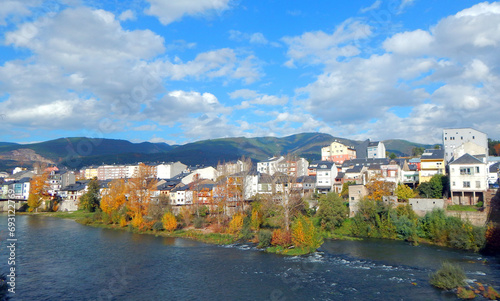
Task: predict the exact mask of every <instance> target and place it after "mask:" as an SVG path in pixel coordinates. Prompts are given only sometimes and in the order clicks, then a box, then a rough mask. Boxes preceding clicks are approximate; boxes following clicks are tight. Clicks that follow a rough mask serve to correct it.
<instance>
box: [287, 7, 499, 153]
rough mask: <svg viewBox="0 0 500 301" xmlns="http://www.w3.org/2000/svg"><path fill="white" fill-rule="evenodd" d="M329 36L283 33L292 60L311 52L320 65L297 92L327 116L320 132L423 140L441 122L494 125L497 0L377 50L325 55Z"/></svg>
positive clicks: (488, 127)
mask: <svg viewBox="0 0 500 301" xmlns="http://www.w3.org/2000/svg"><path fill="white" fill-rule="evenodd" d="M410 2H411V1H406V2H404V3H402V4H403V5H408V4H411V3H410ZM356 27H360V28H362V26H361V24H358V25H356ZM337 31H338V30H337ZM353 32H357V31H353ZM347 36H349V35H347ZM354 36H356V35H355V34H354ZM306 37H307V38H306ZM306 40H307V41H310V43H306V42H305V41H306ZM320 40H323V41H322V42H319V41H320ZM333 40H334V39H333V35H327V34H325V33H324V32H319V33H318V32H311V33H304V34H302V35H301V36H297V37H292V38H287V41H288V42H289V43H288V45H289V51H288V54H289V56H290V57H291V58H293V59H295V60H297V59H301V58H303V57H313V58H316V61H315V62H316V63H317V64H322V65H323V66H324V68H323V72H322V73H321V74H319V75H318V76H317V78H316V80H315V81H314V82H312V83H310V84H308V85H307V86H304V87H301V88H298V89H297V90H296V92H297V97H298V99H301V102H303V103H304V104H305V108H306V110H307V111H308V112H310V113H311V114H312V115H313V116H314V117H315V118H317V119H319V120H321V121H325V122H327V124H328V127H329V128H330V130H328V128H326V130H327V131H336V132H342V133H345V134H346V135H349V136H351V137H359V138H360V139H363V138H372V139H388V138H405V139H410V140H414V141H417V142H427V143H428V142H429V139H436V140H434V141H433V142H439V137H440V131H441V130H442V128H447V127H462V126H463V127H474V128H477V129H479V130H482V131H485V132H490V133H491V132H492V131H493V130H495V129H497V128H498V124H497V123H496V119H497V118H495V117H494V113H492V112H498V111H499V110H500V97H499V95H500V93H499V91H500V84H498V82H499V76H500V74H499V73H500V71H499V70H500V57H499V56H498V55H497V53H500V3H486V2H485V3H480V4H477V5H474V6H472V7H471V8H468V9H465V10H463V11H461V12H458V13H457V14H455V15H452V16H448V17H446V18H443V19H442V20H440V21H439V22H437V23H436V24H435V25H434V26H432V27H430V28H428V29H424V28H423V29H417V30H414V31H407V32H400V33H396V34H394V35H393V36H391V37H389V38H387V39H386V40H385V41H384V42H383V44H382V49H381V50H382V52H381V53H379V54H371V55H366V54H364V55H363V56H361V55H360V56H358V55H353V57H352V58H351V59H350V60H346V61H334V60H328V59H326V56H325V52H327V51H328V50H329V49H334V50H335V51H337V49H338V47H337V46H335V45H336V43H334V42H332V41H333ZM346 40H347V41H348V40H349V39H348V38H346ZM290 41H300V42H293V43H290ZM297 45H300V47H297ZM311 45H312V46H311ZM321 57H323V58H324V59H319V58H321ZM401 108H405V109H404V110H400V109H401ZM402 112H405V113H402ZM353 122H354V123H355V125H353ZM361 133H362V134H361ZM430 135H434V136H433V137H432V138H431V137H430Z"/></svg>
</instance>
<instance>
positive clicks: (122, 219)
mask: <svg viewBox="0 0 500 301" xmlns="http://www.w3.org/2000/svg"><path fill="white" fill-rule="evenodd" d="M126 226H127V219H126V218H125V216H122V217H120V227H122V228H123V227H126Z"/></svg>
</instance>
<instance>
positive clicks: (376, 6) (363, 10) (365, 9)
mask: <svg viewBox="0 0 500 301" xmlns="http://www.w3.org/2000/svg"><path fill="white" fill-rule="evenodd" d="M381 4H382V0H376V1H375V2H373V4H372V5H370V6H368V7H363V8H361V9H360V10H359V11H360V12H361V13H366V12H369V11H372V10H375V9H379V8H380V5H381Z"/></svg>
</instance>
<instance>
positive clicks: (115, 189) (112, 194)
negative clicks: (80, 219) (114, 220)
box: [101, 179, 127, 216]
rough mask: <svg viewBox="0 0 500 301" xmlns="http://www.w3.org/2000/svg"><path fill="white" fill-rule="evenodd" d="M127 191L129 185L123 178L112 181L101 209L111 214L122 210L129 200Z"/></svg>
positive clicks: (102, 200) (103, 198) (102, 201)
mask: <svg viewBox="0 0 500 301" xmlns="http://www.w3.org/2000/svg"><path fill="white" fill-rule="evenodd" d="M126 193H127V187H126V185H125V181H124V180H123V179H117V180H113V181H111V183H110V185H109V189H108V190H107V191H106V193H105V194H104V195H103V196H102V199H101V210H102V211H103V212H105V213H106V214H108V215H110V216H111V214H112V213H113V212H115V211H118V210H120V208H121V207H122V206H123V205H124V204H125V202H126V201H127V197H126Z"/></svg>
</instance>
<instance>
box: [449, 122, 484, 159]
mask: <svg viewBox="0 0 500 301" xmlns="http://www.w3.org/2000/svg"><path fill="white" fill-rule="evenodd" d="M467 142H471V143H474V144H475V145H477V146H479V147H481V148H482V149H483V150H486V153H485V154H484V155H488V136H487V135H486V134H485V133H483V132H480V131H478V130H475V129H472V128H452V129H443V146H444V156H445V159H446V162H450V161H451V160H452V158H453V155H454V151H455V149H456V148H458V147H459V146H461V145H462V144H464V143H467ZM462 155H463V154H462ZM474 155H479V154H474ZM455 159H456V157H455Z"/></svg>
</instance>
